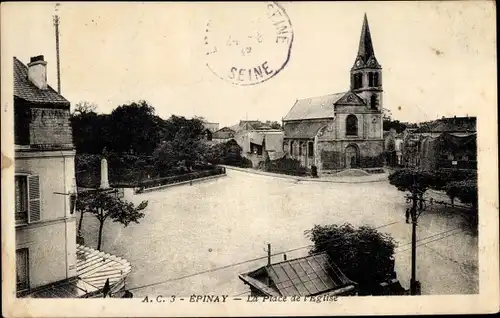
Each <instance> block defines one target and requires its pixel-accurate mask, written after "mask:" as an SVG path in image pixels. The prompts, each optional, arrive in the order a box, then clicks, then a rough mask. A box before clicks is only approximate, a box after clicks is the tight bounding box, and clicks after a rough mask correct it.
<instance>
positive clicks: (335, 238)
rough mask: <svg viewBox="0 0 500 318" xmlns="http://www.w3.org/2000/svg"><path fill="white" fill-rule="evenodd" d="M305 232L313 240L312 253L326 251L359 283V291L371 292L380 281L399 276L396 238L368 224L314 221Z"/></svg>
mask: <svg viewBox="0 0 500 318" xmlns="http://www.w3.org/2000/svg"><path fill="white" fill-rule="evenodd" d="M305 235H306V236H307V237H308V238H309V239H310V240H311V241H312V242H313V243H314V246H313V247H312V248H311V250H310V251H309V253H310V254H315V253H319V252H326V253H327V254H328V256H329V257H330V258H331V260H332V261H333V262H334V263H335V264H337V266H338V267H339V268H340V269H341V270H342V272H344V274H345V275H346V276H347V277H348V278H349V279H351V280H353V281H355V282H356V283H358V284H359V288H360V294H365V295H366V294H372V293H373V292H374V290H375V288H376V286H377V285H378V284H379V283H381V282H383V281H385V280H387V278H396V273H395V272H394V259H393V255H394V248H395V246H396V242H395V241H394V239H393V238H392V237H391V236H389V235H387V234H384V233H381V232H378V231H377V230H375V229H373V228H371V227H368V226H361V227H359V228H354V227H353V226H352V225H351V224H343V225H341V226H339V225H336V224H333V225H325V226H321V225H315V226H314V227H313V228H312V229H311V230H308V231H305Z"/></svg>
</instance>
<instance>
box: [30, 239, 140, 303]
mask: <svg viewBox="0 0 500 318" xmlns="http://www.w3.org/2000/svg"><path fill="white" fill-rule="evenodd" d="M76 247H77V252H76V254H77V261H76V271H77V276H76V277H73V278H71V279H68V280H64V281H60V282H55V283H52V284H49V285H45V286H41V287H39V288H36V289H34V290H31V291H29V292H27V293H26V294H24V295H22V296H21V297H29V298H89V297H101V295H102V288H103V287H104V284H105V283H106V280H107V279H109V285H110V292H111V294H112V295H113V294H114V293H116V292H118V291H119V290H120V289H121V288H122V287H123V285H124V281H125V278H126V277H127V276H128V274H130V270H131V265H130V263H129V262H128V261H126V260H124V259H123V258H121V257H117V256H114V255H111V254H108V253H104V252H100V251H98V250H95V249H93V248H90V247H88V246H83V245H77V246H76Z"/></svg>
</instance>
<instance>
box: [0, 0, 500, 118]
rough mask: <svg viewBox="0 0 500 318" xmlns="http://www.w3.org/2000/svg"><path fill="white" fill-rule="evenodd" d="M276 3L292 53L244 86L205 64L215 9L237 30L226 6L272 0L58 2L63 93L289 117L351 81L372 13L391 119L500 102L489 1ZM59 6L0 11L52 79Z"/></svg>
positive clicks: (248, 8) (21, 51) (11, 41)
mask: <svg viewBox="0 0 500 318" xmlns="http://www.w3.org/2000/svg"><path fill="white" fill-rule="evenodd" d="M280 4H281V6H282V7H283V8H284V9H285V11H286V13H287V15H288V17H289V19H290V23H291V26H292V29H293V44H292V47H291V50H290V58H289V60H288V62H287V63H286V65H285V67H284V68H283V69H282V70H281V72H279V73H278V74H277V75H276V76H274V77H272V78H271V79H269V80H267V81H265V82H262V83H260V84H256V85H251V86H238V85H234V84H231V83H228V82H226V81H224V80H221V79H220V78H219V77H217V76H215V75H214V74H213V73H212V72H211V71H210V70H209V68H208V67H207V65H206V63H207V57H206V54H205V53H206V49H205V47H204V36H205V29H206V27H207V21H208V20H210V21H216V22H218V23H219V29H222V30H226V32H227V33H228V34H229V35H230V34H232V32H233V33H234V32H235V30H238V28H237V27H235V25H234V23H233V24H231V22H228V21H232V22H234V20H235V19H234V17H233V19H228V17H227V16H226V15H225V14H228V13H229V14H233V13H234V14H235V15H237V14H240V15H241V14H243V15H241V16H236V17H237V19H236V20H245V19H247V18H248V19H249V20H255V18H254V17H253V16H257V15H259V12H264V11H265V6H266V3H264V2H259V3H132V2H128V3H80V4H77V3H71V2H68V3H61V4H60V6H59V7H58V15H59V16H60V21H61V22H60V57H61V87H62V95H63V96H65V97H66V98H67V99H68V100H69V101H70V102H71V103H72V106H73V105H74V104H76V103H77V102H79V101H89V102H93V103H96V104H97V105H98V112H101V113H109V112H111V111H112V110H113V109H114V108H115V107H117V106H119V105H122V104H126V103H128V102H131V101H137V100H146V101H148V102H149V103H150V104H151V105H152V106H153V107H154V108H155V109H156V113H157V114H158V115H160V116H161V117H163V118H168V117H169V116H170V115H172V114H175V115H182V116H186V117H192V116H202V117H205V118H206V119H207V120H208V121H211V122H217V123H219V124H220V127H223V126H229V125H234V124H236V123H238V121H239V120H244V119H248V120H254V119H259V120H277V121H281V119H282V117H284V116H285V115H286V114H287V112H288V111H289V110H290V108H291V107H292V106H293V104H294V102H295V100H296V99H301V98H307V97H314V96H320V95H326V94H332V93H337V92H345V91H347V90H348V89H349V71H350V68H351V67H352V65H353V63H354V60H355V57H356V53H357V49H358V43H359V37H360V32H361V26H362V22H363V16H364V14H365V13H366V14H367V16H368V21H369V26H370V30H371V35H372V40H373V45H374V49H375V55H376V57H377V59H378V61H379V63H380V64H381V65H382V67H383V75H382V76H383V88H384V95H383V107H384V108H387V109H389V110H390V111H391V113H392V117H393V118H394V119H398V120H401V121H409V122H421V121H427V120H433V119H437V118H440V117H442V116H466V115H468V116H477V115H478V110H480V109H482V108H483V109H484V108H485V107H495V105H496V50H495V48H496V44H495V43H496V34H495V32H496V29H495V7H494V3H493V2H491V1H460V2H453V1H448V2H433V1H426V2H418V1H408V2H366V3H364V2H331V3H330V2H289V1H285V2H280ZM55 7H56V6H55V3H50V2H46V3H21V2H18V3H2V19H1V26H2V34H1V35H2V54H6V56H10V57H11V56H16V57H17V58H19V59H20V60H21V61H23V62H24V63H25V64H26V63H28V62H29V58H30V57H31V56H36V55H44V56H45V60H46V61H47V62H48V65H47V67H48V82H49V84H50V85H51V86H52V87H54V88H56V87H57V78H56V50H55V35H54V34H55V31H54V26H53V21H52V16H53V14H54V12H55ZM223 9H225V10H223ZM262 10H264V11H262ZM263 17H264V18H263V20H265V16H263ZM260 21H262V20H260ZM226 22H227V24H224V23H226ZM262 23H265V22H262ZM225 26H227V27H225ZM271 50H272V49H271ZM279 53H280V52H276V54H279ZM270 54H273V52H271V53H270ZM225 58H226V59H227V60H228V61H227V63H229V64H231V63H232V62H233V61H232V60H231V59H230V58H228V57H227V56H226V57H225ZM219 62H221V63H224V62H225V60H221V61H219ZM229 64H228V65H229Z"/></svg>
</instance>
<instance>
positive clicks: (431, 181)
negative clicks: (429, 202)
mask: <svg viewBox="0 0 500 318" xmlns="http://www.w3.org/2000/svg"><path fill="white" fill-rule="evenodd" d="M389 182H390V184H392V185H393V186H395V187H396V188H397V189H398V190H399V191H403V192H410V193H411V195H412V196H413V197H414V198H417V199H419V200H418V201H419V202H420V208H422V205H423V196H424V194H425V192H426V191H427V190H428V189H429V188H432V187H433V186H434V185H435V184H436V183H437V182H439V180H438V179H437V178H436V175H435V174H433V173H432V172H430V171H426V170H422V169H418V168H415V169H401V170H398V171H396V172H393V173H392V174H391V175H389ZM416 203H417V200H413V207H412V208H413V209H416V208H417V206H416Z"/></svg>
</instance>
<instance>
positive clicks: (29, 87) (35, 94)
mask: <svg viewBox="0 0 500 318" xmlns="http://www.w3.org/2000/svg"><path fill="white" fill-rule="evenodd" d="M14 96H16V97H18V98H22V99H24V100H26V101H28V102H32V103H43V104H61V105H69V101H68V100H67V99H66V98H64V97H63V96H61V95H60V94H59V93H57V92H56V91H55V90H54V89H53V88H52V87H51V86H50V85H47V89H39V88H38V87H36V86H35V85H34V84H33V83H31V81H30V80H29V79H28V67H27V66H26V65H24V64H23V63H22V62H21V61H19V60H18V59H17V58H16V57H14Z"/></svg>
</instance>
